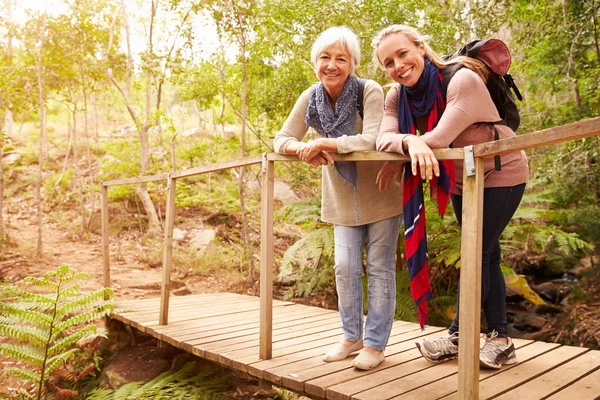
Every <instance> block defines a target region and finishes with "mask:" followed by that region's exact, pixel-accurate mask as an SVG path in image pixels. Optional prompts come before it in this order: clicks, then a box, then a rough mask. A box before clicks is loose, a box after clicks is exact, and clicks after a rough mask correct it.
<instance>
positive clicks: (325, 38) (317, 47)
mask: <svg viewBox="0 0 600 400" xmlns="http://www.w3.org/2000/svg"><path fill="white" fill-rule="evenodd" d="M336 43H339V44H340V46H342V49H344V51H346V52H348V55H349V56H350V61H351V62H350V74H353V73H354V70H355V69H356V66H357V65H358V64H360V44H359V42H358V37H357V36H356V34H355V33H354V32H352V31H351V30H350V29H348V28H346V27H345V26H334V27H332V28H329V29H327V30H326V31H323V32H321V33H320V34H319V36H317V39H316V40H315V42H314V43H313V45H312V49H311V51H310V60H311V61H312V63H313V65H314V66H316V65H317V57H318V56H319V54H321V52H322V51H323V50H325V49H327V48H328V47H330V46H332V45H334V44H336Z"/></svg>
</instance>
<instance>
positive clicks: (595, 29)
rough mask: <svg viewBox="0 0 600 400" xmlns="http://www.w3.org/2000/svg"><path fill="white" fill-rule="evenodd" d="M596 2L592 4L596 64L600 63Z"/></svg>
mask: <svg viewBox="0 0 600 400" xmlns="http://www.w3.org/2000/svg"><path fill="white" fill-rule="evenodd" d="M596 12H597V9H596V2H595V1H593V2H592V24H593V25H594V44H595V45H596V62H597V63H600V44H598V22H597V21H596Z"/></svg>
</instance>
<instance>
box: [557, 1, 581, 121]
mask: <svg viewBox="0 0 600 400" xmlns="http://www.w3.org/2000/svg"><path fill="white" fill-rule="evenodd" d="M562 11H563V20H564V24H565V32H570V27H569V16H568V14H567V0H562ZM567 56H568V63H569V64H568V72H567V76H569V77H570V76H571V71H573V67H574V65H575V62H574V60H573V43H572V41H571V40H569V50H568V54H567ZM571 79H572V81H573V98H574V100H575V106H576V107H577V109H578V110H580V109H581V95H580V94H579V81H578V80H577V78H571Z"/></svg>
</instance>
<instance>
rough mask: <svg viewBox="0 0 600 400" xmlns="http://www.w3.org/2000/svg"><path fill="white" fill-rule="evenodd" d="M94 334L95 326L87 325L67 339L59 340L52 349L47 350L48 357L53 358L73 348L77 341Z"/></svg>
mask: <svg viewBox="0 0 600 400" xmlns="http://www.w3.org/2000/svg"><path fill="white" fill-rule="evenodd" d="M95 333H96V325H89V326H86V327H85V328H83V329H81V330H78V331H76V332H74V333H72V334H70V335H69V336H67V337H64V338H62V339H60V340H59V341H58V342H56V343H55V344H54V345H53V346H52V347H50V348H49V349H48V357H53V356H54V355H56V354H58V353H60V352H61V351H62V350H64V349H65V348H67V347H70V346H73V345H74V344H75V343H77V341H79V340H81V339H83V338H85V337H88V336H92V335H94V334H95Z"/></svg>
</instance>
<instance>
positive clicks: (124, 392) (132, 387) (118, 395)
mask: <svg viewBox="0 0 600 400" xmlns="http://www.w3.org/2000/svg"><path fill="white" fill-rule="evenodd" d="M143 384H144V382H131V383H128V384H127V385H123V386H121V387H120V388H119V390H117V391H116V392H115V394H114V399H119V400H121V399H130V398H132V399H135V397H132V396H131V394H132V393H135V391H136V390H138V389H139V388H140V387H141V386H142V385H143Z"/></svg>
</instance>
